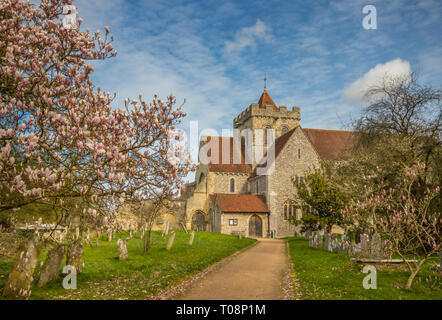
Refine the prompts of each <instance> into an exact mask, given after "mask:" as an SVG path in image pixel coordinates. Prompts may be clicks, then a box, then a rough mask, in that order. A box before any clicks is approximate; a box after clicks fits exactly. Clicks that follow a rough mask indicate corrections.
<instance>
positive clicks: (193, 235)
mask: <svg viewBox="0 0 442 320" xmlns="http://www.w3.org/2000/svg"><path fill="white" fill-rule="evenodd" d="M194 238H195V231H192V233H191V234H190V239H189V246H191V245H192V244H193V239H194Z"/></svg>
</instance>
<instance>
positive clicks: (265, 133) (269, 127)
mask: <svg viewBox="0 0 442 320" xmlns="http://www.w3.org/2000/svg"><path fill="white" fill-rule="evenodd" d="M267 130H272V127H271V126H265V127H264V145H267V136H268V133H267Z"/></svg>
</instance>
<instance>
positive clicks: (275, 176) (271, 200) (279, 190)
mask: <svg viewBox="0 0 442 320" xmlns="http://www.w3.org/2000/svg"><path fill="white" fill-rule="evenodd" d="M298 148H299V149H301V158H300V159H298ZM313 166H319V157H318V155H317V153H316V152H315V150H314V149H313V147H312V145H311V144H310V142H309V140H308V139H307V137H306V136H305V134H304V133H303V131H302V129H301V128H300V127H298V128H297V129H296V130H295V132H293V134H292V136H291V137H290V139H289V140H288V141H287V143H286V145H285V147H284V149H283V150H282V151H281V153H280V154H279V155H278V157H277V158H276V162H275V170H274V172H273V173H272V174H271V175H269V177H268V181H269V195H268V200H267V203H268V205H269V209H270V212H271V214H270V228H271V230H276V237H286V236H293V235H294V233H295V231H299V230H298V229H299V228H296V227H295V226H294V225H293V224H291V223H290V222H289V221H287V220H284V202H285V201H287V200H292V199H294V196H295V194H296V187H295V186H294V185H293V183H292V181H291V178H292V177H293V176H295V175H297V176H304V175H305V171H306V170H308V169H310V168H312V167H313ZM300 216H301V215H300V214H299V213H297V217H298V218H300Z"/></svg>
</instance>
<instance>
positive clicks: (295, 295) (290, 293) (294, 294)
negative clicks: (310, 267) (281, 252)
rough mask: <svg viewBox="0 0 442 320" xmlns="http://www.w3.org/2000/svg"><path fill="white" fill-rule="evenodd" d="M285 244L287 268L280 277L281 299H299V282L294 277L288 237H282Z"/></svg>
mask: <svg viewBox="0 0 442 320" xmlns="http://www.w3.org/2000/svg"><path fill="white" fill-rule="evenodd" d="M284 240H285V244H286V256H287V260H288V261H287V264H288V267H287V270H286V271H285V273H284V275H283V279H282V285H281V289H282V292H283V298H282V299H283V300H301V294H300V292H299V282H298V279H297V278H296V271H295V269H294V265H293V260H292V257H291V255H290V244H289V239H284Z"/></svg>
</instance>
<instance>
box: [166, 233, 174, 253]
mask: <svg viewBox="0 0 442 320" xmlns="http://www.w3.org/2000/svg"><path fill="white" fill-rule="evenodd" d="M174 240H175V231H172V232H171V233H170V237H169V241H167V246H166V250H167V251H169V250H170V249H172V246H173V241H174Z"/></svg>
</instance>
